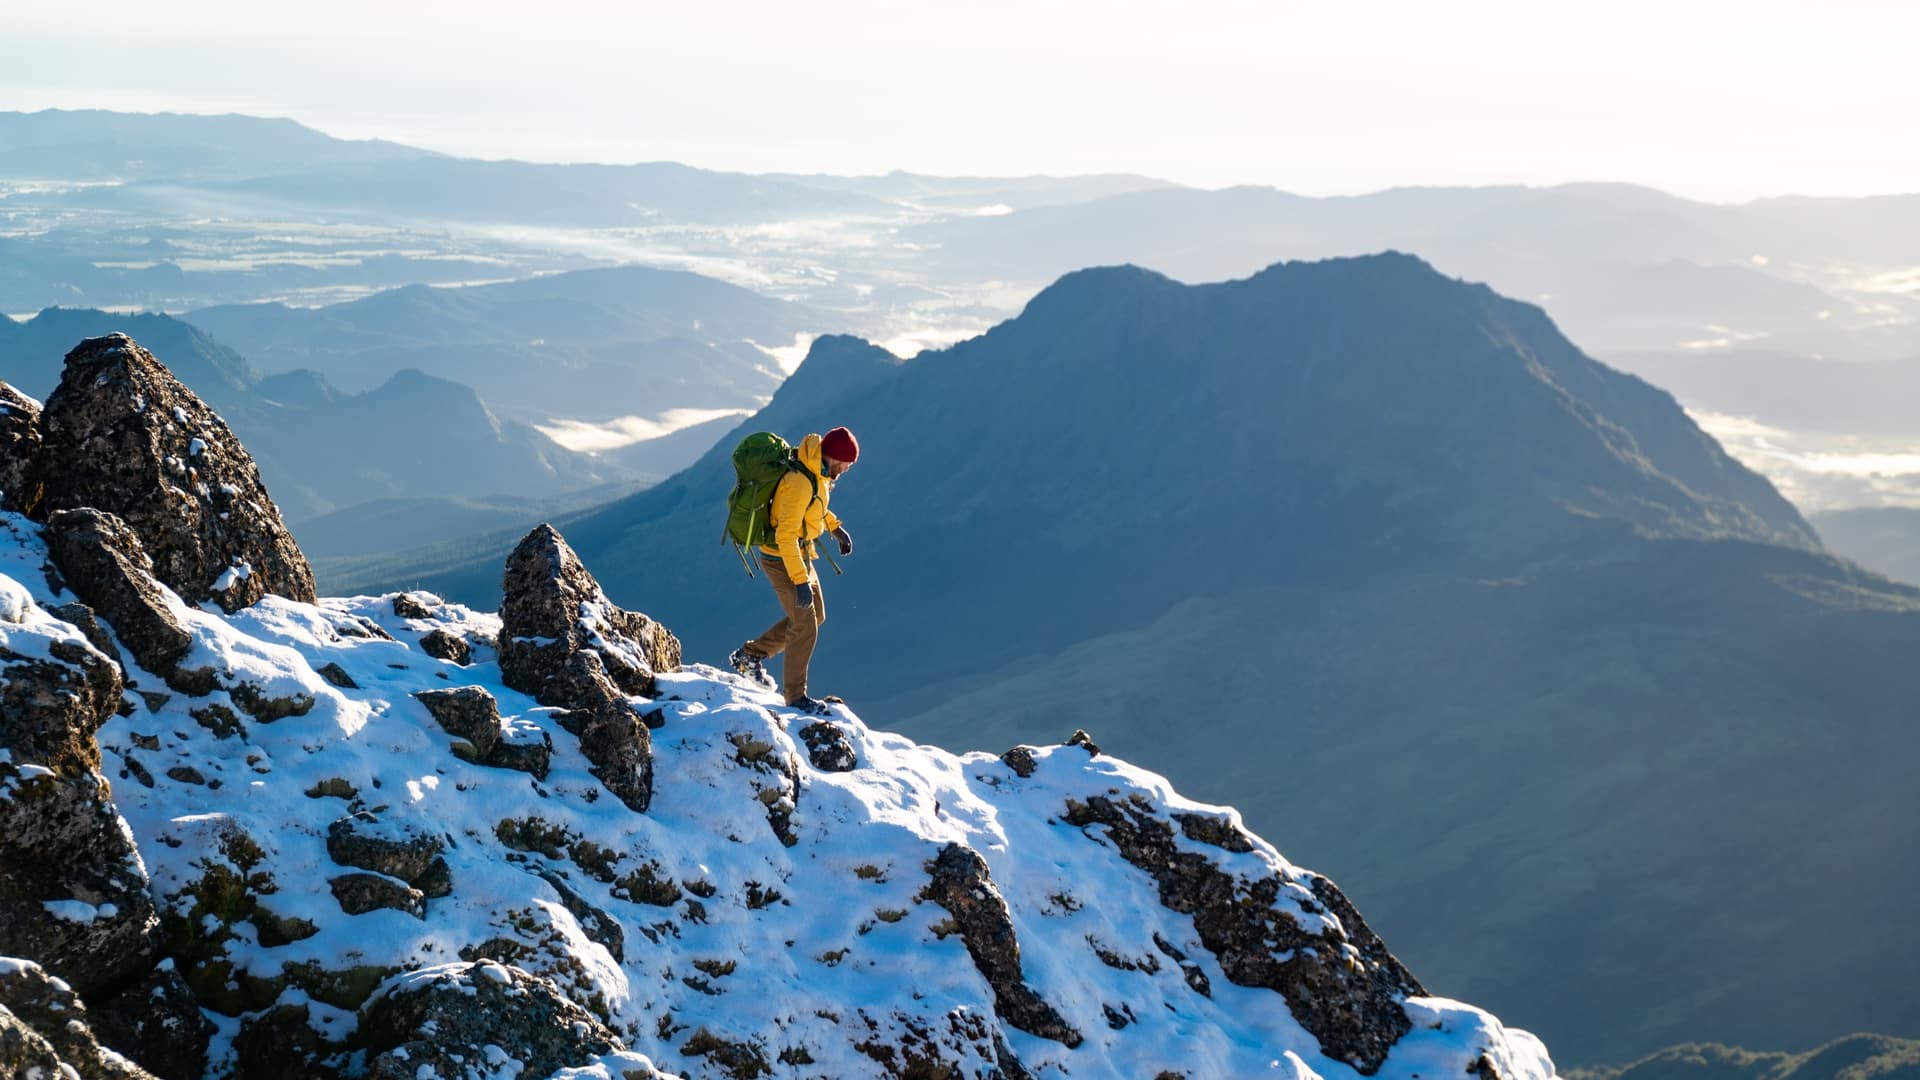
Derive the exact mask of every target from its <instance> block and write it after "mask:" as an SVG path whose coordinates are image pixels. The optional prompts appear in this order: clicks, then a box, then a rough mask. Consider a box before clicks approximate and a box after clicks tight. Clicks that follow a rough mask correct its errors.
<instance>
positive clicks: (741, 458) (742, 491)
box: [721, 431, 820, 577]
mask: <svg viewBox="0 0 1920 1080" xmlns="http://www.w3.org/2000/svg"><path fill="white" fill-rule="evenodd" d="M795 471H798V472H800V473H803V474H805V476H806V478H807V480H808V481H809V482H811V483H812V484H813V497H814V498H816V499H817V498H819V497H820V480H819V478H818V477H816V476H814V475H813V471H812V470H811V469H808V468H807V467H806V466H804V465H802V464H800V456H799V452H798V451H796V450H795V449H794V448H793V447H792V446H790V445H788V444H787V440H785V439H783V438H781V437H780V436H778V435H775V434H774V433H773V432H771V431H756V432H754V433H753V434H751V435H749V436H747V437H746V438H744V439H741V440H740V443H739V445H737V446H735V447H734V448H733V475H734V483H733V491H732V492H731V493H729V494H728V495H727V528H726V533H725V535H724V536H723V537H722V538H721V539H722V541H723V542H730V543H732V544H733V546H734V549H735V551H736V552H737V553H739V554H740V562H741V563H742V564H743V565H745V566H746V568H747V576H749V577H751V576H753V566H752V564H751V563H748V562H747V557H746V554H745V552H746V549H748V548H757V547H759V546H760V545H762V544H771V543H773V522H772V521H771V520H769V518H770V517H771V514H772V510H773V493H774V491H775V489H777V488H778V487H779V486H780V480H781V478H782V477H784V476H786V475H787V474H788V473H790V472H795Z"/></svg>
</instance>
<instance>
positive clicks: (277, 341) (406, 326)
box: [182, 266, 837, 469]
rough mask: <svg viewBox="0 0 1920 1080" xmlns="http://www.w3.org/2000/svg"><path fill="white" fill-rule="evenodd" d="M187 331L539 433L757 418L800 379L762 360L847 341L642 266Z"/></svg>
mask: <svg viewBox="0 0 1920 1080" xmlns="http://www.w3.org/2000/svg"><path fill="white" fill-rule="evenodd" d="M182 318H184V319H186V320H187V321H189V322H191V323H192V324H193V325H195V326H198V327H201V328H203V329H205V330H206V331H208V332H209V333H211V334H212V335H213V336H215V337H217V338H219V339H220V340H221V341H223V342H226V343H228V344H230V345H232V346H233V347H234V348H236V349H238V350H240V351H241V352H242V353H244V354H245V355H246V356H247V357H248V358H249V359H251V360H252V361H253V362H254V363H256V364H258V365H260V366H261V367H263V368H265V369H267V370H269V371H289V370H294V369H299V368H312V369H314V370H317V371H320V372H323V373H325V375H326V376H327V378H328V380H329V381H331V382H334V383H336V384H338V385H340V386H342V387H344V388H346V389H349V390H359V389H363V388H367V387H371V386H375V385H378V384H379V383H381V382H383V381H385V380H386V379H387V378H389V377H390V376H391V375H392V374H393V373H394V372H395V371H399V370H402V369H406V368H413V369H417V370H420V371H424V372H427V373H429V374H433V375H437V376H440V377H442V378H447V379H456V380H458V381H460V382H463V383H465V384H467V385H469V386H472V387H473V388H474V389H475V390H477V391H478V392H479V393H480V395H481V396H482V397H484V398H485V399H486V400H487V401H488V402H489V403H493V404H494V405H495V407H496V408H498V409H500V410H501V411H502V412H504V413H506V414H508V415H511V416H513V417H515V418H517V419H520V420H525V421H528V422H532V423H544V422H550V421H553V420H555V419H561V418H565V419H573V420H609V419H613V418H616V417H621V416H629V415H636V414H638V415H653V414H657V413H664V412H666V411H668V410H669V409H716V408H719V409H750V408H755V407H757V406H758V405H759V404H761V403H762V402H764V401H765V400H766V399H767V398H768V397H770V396H771V395H772V394H773V391H774V390H775V389H776V388H778V387H779V385H780V383H781V382H782V381H783V380H784V379H785V378H786V373H785V372H784V371H781V370H779V367H778V364H777V363H776V362H775V361H774V360H773V359H772V358H771V357H770V356H769V355H768V354H767V352H766V351H764V349H763V348H761V347H757V346H764V347H765V348H786V347H790V346H791V345H792V344H793V343H794V341H795V340H796V338H798V337H799V336H800V335H803V334H818V333H822V332H826V331H831V330H834V329H837V324H836V320H835V318H834V317H833V316H831V315H828V314H826V313H824V312H821V311H818V310H814V309H810V308H807V307H804V306H802V305H800V304H795V303H792V302H789V301H783V300H775V299H772V298H770V297H766V296H762V295H760V294H758V293H755V292H752V291H749V290H747V289H743V288H740V287H738V286H735V285H729V284H726V283H725V282H720V281H715V280H713V279H712V278H706V277H701V276H700V275H698V274H691V273H686V272H684V271H677V270H657V269H651V268H648V267H641V266H626V267H619V268H614V269H605V270H582V271H575V272H571V273H562V274H554V275H550V276H545V277H536V278H530V279H526V280H521V281H510V282H501V283H498V284H492V285H473V286H468V287H464V288H458V289H449V288H429V287H427V286H424V285H414V286H409V287H406V288H402V289H395V290H391V291H387V292H382V293H378V294H375V295H373V296H369V297H367V298H365V299H362V300H355V301H351V302H348V303H341V304H333V305H329V306H326V307H319V308H294V307H288V306H286V305H284V304H241V305H230V306H221V307H212V308H204V309H201V310H198V311H192V312H188V313H186V314H184V315H183V316H182ZM756 343H757V346H756ZM700 449H705V447H701V448H700ZM693 456H694V455H689V456H688V458H687V459H685V460H691V459H692V457H693ZM685 460H683V461H679V462H675V463H674V467H675V468H676V469H677V468H678V467H679V466H680V465H682V464H685Z"/></svg>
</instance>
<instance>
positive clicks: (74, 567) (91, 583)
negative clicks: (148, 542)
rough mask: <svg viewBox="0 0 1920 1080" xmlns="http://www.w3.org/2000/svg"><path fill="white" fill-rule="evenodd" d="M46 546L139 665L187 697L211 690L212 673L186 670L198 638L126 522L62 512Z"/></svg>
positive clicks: (51, 523)
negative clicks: (171, 602) (169, 598)
mask: <svg viewBox="0 0 1920 1080" xmlns="http://www.w3.org/2000/svg"><path fill="white" fill-rule="evenodd" d="M46 541H47V549H48V551H49V552H50V553H51V554H52V555H53V561H54V565H55V566H57V567H58V568H59V570H60V576H61V578H62V579H63V580H64V581H65V583H66V586H67V587H68V588H69V589H71V590H73V592H74V593H75V594H77V595H78V596H79V597H80V598H81V599H82V600H84V601H86V603H87V604H88V605H89V606H90V607H92V608H93V609H94V610H95V611H96V612H98V613H99V614H100V615H101V616H102V617H104V618H105V619H106V620H107V622H108V623H110V624H112V626H113V629H114V632H115V633H116V634H118V635H119V637H120V641H121V643H122V644H124V645H125V646H126V647H127V650H128V651H129V652H131V653H133V659H134V662H135V663H138V664H139V665H140V666H141V667H143V668H146V669H147V670H148V671H151V672H153V673H154V674H156V675H159V676H160V677H161V678H164V679H166V680H167V682H168V684H169V685H173V684H180V685H176V686H175V689H179V690H181V691H182V692H183V693H184V692H189V690H190V689H191V690H200V691H201V692H206V691H208V690H210V689H211V687H210V686H209V685H207V684H208V683H209V682H210V681H211V680H210V679H209V678H207V677H205V676H206V675H208V674H210V673H201V672H193V673H189V672H185V671H182V670H181V669H180V661H182V660H183V659H185V658H186V655H187V653H188V652H189V651H191V650H192V648H193V635H192V634H190V633H188V632H187V629H186V627H185V626H183V625H181V622H180V619H179V618H178V617H177V616H175V615H174V613H173V609H172V608H171V607H169V606H168V605H167V598H166V594H165V592H164V591H163V590H162V589H161V588H160V584H159V582H158V581H157V580H156V579H155V576H154V572H153V562H152V560H151V559H149V558H148V556H147V551H146V548H145V547H144V546H143V545H142V544H141V542H140V537H139V535H138V534H136V533H135V532H134V530H133V529H132V528H131V527H130V526H128V525H127V523H126V522H124V521H122V520H120V519H119V518H117V517H115V516H113V515H112V514H109V513H106V512H105V511H102V510H94V509H82V510H61V511H57V512H55V513H54V514H53V515H52V516H51V517H49V518H48V519H47V528H46ZM189 684H191V685H189Z"/></svg>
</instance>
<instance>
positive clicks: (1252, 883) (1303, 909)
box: [1063, 795, 1426, 1076]
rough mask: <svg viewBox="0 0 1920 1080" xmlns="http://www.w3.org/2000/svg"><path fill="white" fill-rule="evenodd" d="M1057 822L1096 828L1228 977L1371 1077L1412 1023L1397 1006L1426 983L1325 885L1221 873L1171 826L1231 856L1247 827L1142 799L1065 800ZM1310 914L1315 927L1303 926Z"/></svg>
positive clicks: (1246, 846) (1245, 844) (1315, 879)
mask: <svg viewBox="0 0 1920 1080" xmlns="http://www.w3.org/2000/svg"><path fill="white" fill-rule="evenodd" d="M1063 819H1064V820H1065V821H1066V822H1067V823H1068V824H1070V825H1074V826H1078V827H1080V828H1081V829H1083V830H1088V834H1089V835H1090V836H1091V835H1094V832H1093V830H1094V829H1095V827H1098V829H1099V834H1098V835H1099V837H1100V838H1101V839H1102V840H1103V842H1105V843H1109V844H1111V845H1113V846H1114V847H1115V848H1116V849H1117V850H1118V851H1119V852H1120V855H1121V857H1123V858H1125V859H1126V860H1127V861H1128V862H1130V863H1132V864H1133V865H1135V866H1137V867H1139V868H1140V869H1142V870H1144V871H1146V872H1147V873H1148V874H1149V875H1151V876H1152V877H1153V880H1154V881H1155V883H1156V884H1157V885H1158V886H1159V891H1160V902H1161V903H1162V904H1164V905H1165V906H1167V907H1168V908H1171V909H1173V910H1174V911H1178V912H1182V913H1184V914H1189V915H1192V916H1193V925H1194V929H1195V930H1196V931H1197V932H1198V933H1199V935H1200V940H1201V942H1202V943H1203V944H1204V945H1205V946H1206V947H1207V949H1208V950H1209V951H1210V952H1212V953H1213V954H1214V956H1215V958H1217V959H1218V960H1219V962H1220V968H1221V970H1222V971H1224V972H1226V975H1227V978H1229V979H1231V980H1232V981H1233V982H1235V983H1237V984H1239V985H1241V986H1259V987H1265V988H1267V989H1270V990H1274V991H1276V992H1278V993H1279V994H1281V995H1282V996H1283V997H1285V998H1286V1001H1287V1006H1288V1009H1289V1010H1290V1011H1291V1012H1292V1013H1293V1018H1294V1019H1295V1020H1297V1021H1299V1023H1300V1026H1301V1027H1303V1028H1305V1029H1306V1030H1307V1032H1308V1033H1309V1034H1311V1035H1312V1036H1313V1037H1314V1038H1315V1039H1318V1040H1319V1041H1320V1048H1321V1051H1322V1052H1323V1053H1325V1054H1326V1055H1327V1056H1328V1057H1330V1058H1333V1059H1335V1060H1338V1061H1344V1062H1346V1063H1347V1064H1349V1065H1352V1066H1353V1067H1354V1068H1355V1069H1356V1070H1358V1071H1359V1072H1360V1073H1361V1075H1363V1076H1371V1075H1372V1074H1373V1073H1374V1072H1376V1071H1378V1069H1379V1068H1380V1065H1381V1063H1382V1062H1384V1061H1385V1060H1386V1058H1387V1054H1388V1053H1389V1052H1390V1051H1391V1050H1392V1049H1393V1046H1394V1044H1395V1043H1396V1042H1398V1041H1399V1040H1400V1038H1401V1036H1403V1035H1405V1034H1406V1033H1407V1031H1408V1030H1409V1029H1410V1028H1412V1026H1413V1022H1412V1021H1411V1020H1409V1019H1408V1018H1407V1013H1406V1010H1405V1009H1404V1008H1403V1007H1402V1006H1401V1001H1402V1000H1404V999H1405V998H1406V997H1409V996H1421V997H1424V996H1425V995H1426V990H1425V988H1423V987H1422V986H1421V985H1420V981H1419V980H1418V979H1415V978H1414V977H1413V974H1412V973H1411V972H1409V971H1408V970H1407V969H1406V967H1405V966H1404V965H1402V964H1401V963H1400V961H1399V960H1398V959H1396V958H1395V957H1394V956H1393V954H1392V953H1390V952H1388V951H1387V947H1386V945H1385V944H1384V943H1383V942H1382V941H1381V940H1380V938H1379V937H1378V936H1377V935H1375V934H1374V933H1373V931H1372V930H1370V929H1368V927H1367V924H1366V922H1365V920H1363V919H1361V917H1360V913H1359V912H1358V911H1355V910H1354V908H1353V905H1352V904H1350V903H1348V902H1347V898H1346V897H1345V896H1344V895H1342V894H1341V892H1340V890H1339V888H1338V887H1337V886H1335V885H1334V884H1333V882H1331V881H1328V880H1327V879H1326V878H1323V877H1320V876H1319V875H1309V883H1308V884H1307V886H1306V887H1305V888H1302V886H1301V883H1299V882H1294V881H1289V880H1286V879H1284V878H1282V877H1281V876H1280V875H1278V874H1271V873H1270V874H1267V875H1265V876H1262V877H1258V878H1251V879H1249V878H1246V877H1242V876H1239V875H1236V874H1233V873H1230V872H1228V871H1227V870H1224V869H1222V868H1221V866H1220V865H1219V864H1218V863H1217V862H1215V861H1214V860H1213V859H1210V858H1208V857H1207V856H1206V855H1204V854H1201V853H1199V852H1194V851H1183V850H1181V848H1180V846H1179V844H1178V843H1176V842H1175V840H1174V833H1175V824H1176V822H1177V823H1178V825H1179V831H1180V833H1181V835H1182V836H1184V837H1185V838H1186V839H1188V840H1190V841H1193V842H1196V843H1201V844H1206V845H1209V846H1212V847H1217V848H1220V849H1221V850H1223V851H1227V852H1234V853H1243V852H1248V851H1252V850H1253V843H1252V840H1251V839H1250V838H1249V837H1247V836H1246V834H1245V833H1243V832H1241V831H1240V830H1239V829H1238V827H1236V826H1233V825H1231V823H1229V822H1226V821H1223V820H1220V819H1217V818H1211V817H1206V816H1203V815H1193V814H1179V815H1173V818H1172V820H1169V818H1167V817H1162V816H1160V815H1159V814H1158V813H1156V812H1155V806H1154V804H1153V803H1152V802H1151V801H1149V800H1147V799H1145V798H1144V797H1141V796H1135V797H1134V798H1131V799H1127V800H1121V801H1116V800H1114V799H1110V798H1108V797H1106V796H1104V795H1094V796H1090V797H1088V798H1087V800H1086V801H1085V802H1081V801H1078V800H1069V801H1068V803H1067V807H1066V813H1065V814H1064V815H1063ZM1288 908H1292V909H1294V910H1287V909H1288ZM1296 912H1297V913H1296ZM1308 920H1311V921H1312V922H1313V923H1315V924H1316V925H1312V926H1309V925H1305V922H1306V921H1308Z"/></svg>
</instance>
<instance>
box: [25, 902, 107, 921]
mask: <svg viewBox="0 0 1920 1080" xmlns="http://www.w3.org/2000/svg"><path fill="white" fill-rule="evenodd" d="M40 906H41V907H43V908H46V909H47V913H48V914H50V915H52V916H53V917H54V918H56V919H61V920H63V921H65V922H74V923H90V922H94V921H96V920H99V919H111V918H113V917H114V916H116V915H118V914H120V909H118V908H116V907H114V906H113V905H112V904H101V905H99V906H97V907H96V906H95V905H93V904H89V903H87V902H85V901H83V900H44V901H41V904H40Z"/></svg>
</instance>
